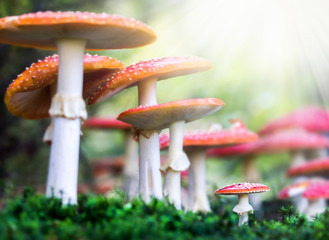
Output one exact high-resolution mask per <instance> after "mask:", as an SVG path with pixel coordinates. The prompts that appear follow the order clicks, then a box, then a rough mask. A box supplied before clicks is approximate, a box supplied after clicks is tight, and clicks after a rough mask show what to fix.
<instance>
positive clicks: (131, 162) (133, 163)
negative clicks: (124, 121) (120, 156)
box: [123, 131, 138, 199]
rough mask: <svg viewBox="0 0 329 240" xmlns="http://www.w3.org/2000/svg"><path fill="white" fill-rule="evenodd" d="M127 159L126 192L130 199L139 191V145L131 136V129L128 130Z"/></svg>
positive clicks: (125, 171)
mask: <svg viewBox="0 0 329 240" xmlns="http://www.w3.org/2000/svg"><path fill="white" fill-rule="evenodd" d="M125 135H126V136H125V137H126V159H125V160H126V161H125V166H124V170H123V171H124V174H125V176H126V180H125V181H126V182H125V192H126V193H127V196H128V198H129V199H132V198H133V197H135V196H136V194H137V193H138V145H137V142H136V141H135V139H134V138H133V137H132V136H131V133H130V131H126V133H125Z"/></svg>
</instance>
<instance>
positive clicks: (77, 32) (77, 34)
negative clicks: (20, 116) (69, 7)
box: [0, 12, 156, 204]
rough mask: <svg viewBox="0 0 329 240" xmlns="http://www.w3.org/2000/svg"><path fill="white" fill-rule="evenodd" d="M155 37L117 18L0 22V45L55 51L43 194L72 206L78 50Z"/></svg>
mask: <svg viewBox="0 0 329 240" xmlns="http://www.w3.org/2000/svg"><path fill="white" fill-rule="evenodd" d="M155 39H156V37H155V35H154V33H153V32H152V30H151V29H150V28H149V27H147V26H146V25H145V24H143V23H141V22H138V21H136V20H133V19H129V18H124V17H121V16H117V15H108V14H105V13H103V14H96V13H88V12H37V13H29V14H23V15H20V16H10V17H5V18H1V19H0V42H1V43H7V44H14V45H20V46H24V47H35V48H41V49H56V48H57V50H58V54H59V70H58V81H57V91H56V94H55V95H54V97H53V99H52V103H51V108H50V110H49V113H50V115H51V116H52V117H54V134H53V144H52V145H51V150H50V163H49V170H50V171H49V174H48V183H47V195H48V196H51V195H54V196H56V197H61V198H62V202H63V203H64V204H67V203H71V204H76V202H77V174H78V162H79V144H80V121H81V120H83V119H85V118H86V116H87V113H86V109H85V103H84V101H83V99H82V88H83V86H82V76H83V52H84V49H85V48H87V49H89V50H97V49H117V48H132V47H138V46H142V45H145V44H149V43H151V42H153V41H154V40H155Z"/></svg>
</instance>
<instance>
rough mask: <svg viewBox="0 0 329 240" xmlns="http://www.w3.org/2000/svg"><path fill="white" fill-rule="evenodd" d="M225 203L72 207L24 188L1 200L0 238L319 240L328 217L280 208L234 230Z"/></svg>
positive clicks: (121, 199) (94, 202)
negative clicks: (188, 207) (195, 208)
mask: <svg viewBox="0 0 329 240" xmlns="http://www.w3.org/2000/svg"><path fill="white" fill-rule="evenodd" d="M232 207H233V205H232V204H230V203H229V202H228V201H227V200H225V198H219V200H218V199H217V201H213V202H212V209H213V211H212V212H211V213H207V214H205V213H201V212H198V213H192V212H190V211H187V212H184V211H183V210H176V209H175V208H174V206H172V205H171V204H169V203H168V202H167V201H158V200H156V199H152V200H151V202H150V203H149V204H145V203H144V202H143V201H142V200H140V199H138V198H136V199H134V200H132V201H131V202H127V201H126V200H125V196H124V195H122V194H119V195H118V197H116V198H109V199H108V198H105V197H101V196H86V195H80V196H79V199H78V206H71V205H69V206H62V204H61V201H60V200H59V199H55V198H46V197H44V196H41V195H36V194H34V192H33V191H32V190H31V189H27V190H25V191H24V192H23V194H22V195H20V196H18V197H15V198H11V199H5V208H4V209H3V210H2V212H1V213H0V238H1V239H36V240H39V239H215V238H217V239H221V238H225V239H299V240H302V239H325V238H328V237H329V233H328V232H327V231H325V230H326V228H325V226H326V225H328V223H329V212H328V211H327V212H325V213H324V214H322V215H321V216H319V217H318V218H317V219H316V220H315V221H314V222H308V221H307V220H306V218H305V216H300V215H298V214H297V215H295V214H293V209H292V208H291V207H288V208H282V209H281V211H280V214H281V218H280V221H274V220H270V221H256V219H255V218H254V217H252V216H250V223H249V226H242V227H237V222H238V216H237V215H236V214H234V213H233V212H232V211H231V209H232Z"/></svg>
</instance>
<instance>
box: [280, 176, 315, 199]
mask: <svg viewBox="0 0 329 240" xmlns="http://www.w3.org/2000/svg"><path fill="white" fill-rule="evenodd" d="M309 184H310V180H305V181H301V182H295V183H291V184H289V185H288V186H286V187H284V188H283V189H282V190H281V191H280V192H279V194H278V198H279V199H288V198H293V197H296V196H300V195H302V194H303V192H304V190H305V189H306V188H307V186H308V185H309Z"/></svg>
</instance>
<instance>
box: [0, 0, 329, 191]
mask: <svg viewBox="0 0 329 240" xmlns="http://www.w3.org/2000/svg"><path fill="white" fill-rule="evenodd" d="M45 10H51V11H58V10H60V11H66V10H73V11H78V10H79V11H93V12H106V13H110V14H118V15H122V16H126V17H132V18H135V19H137V20H140V21H142V22H144V23H146V24H147V25H149V26H150V27H151V28H152V29H153V30H154V31H155V33H156V34H157V36H158V40H157V41H156V42H155V43H153V44H151V45H148V46H145V47H141V48H137V49H128V50H107V51H99V52H90V53H91V54H96V53H97V54H100V55H107V56H112V57H114V58H116V59H118V60H120V61H122V62H123V63H124V64H125V65H127V66H128V65H131V64H133V63H136V62H139V61H141V60H143V59H150V58H153V57H165V56H199V57H204V58H206V59H208V60H210V61H211V62H212V64H213V68H212V69H211V70H209V71H207V72H202V73H198V74H193V75H188V76H184V77H177V78H173V79H168V80H166V81H160V82H159V83H158V87H157V91H158V102H159V103H165V102H168V101H172V100H178V99H184V98H203V97H216V98H219V99H222V100H223V101H224V102H225V103H226V105H225V107H223V108H222V109H221V110H220V111H218V112H216V113H214V114H212V115H211V116H208V117H206V118H204V119H201V120H199V121H196V122H194V123H191V124H187V125H186V129H187V130H188V129H196V128H203V129H207V128H208V127H209V126H210V125H211V124H212V123H219V124H222V125H223V126H224V127H227V126H229V125H230V124H229V119H231V118H238V119H241V120H242V121H244V122H245V124H246V125H247V126H248V128H250V129H251V130H253V131H257V130H259V129H260V128H261V127H262V126H263V125H264V124H266V123H267V122H268V121H270V120H273V119H275V118H276V117H279V116H282V115H284V114H287V113H289V112H291V111H293V110H295V109H297V108H300V107H302V106H310V105H313V106H314V105H316V106H322V107H325V108H327V107H328V105H329V83H328V79H327V78H328V77H329V44H328V39H329V21H328V20H329V19H328V18H329V16H328V12H329V1H326V0H313V1H311V0H248V1H244V0H229V1H228V0H203V1H199V0H166V1H162V0H138V1H133V0H120V1H117V0H93V1H87V0H53V1H43V0H32V1H26V0H11V1H6V0H0V17H5V16H10V15H20V14H24V13H28V12H36V11H45ZM54 53H55V52H52V51H42V50H37V49H32V48H21V47H14V46H9V45H3V44H0V96H1V99H3V98H4V94H5V91H6V88H7V87H8V85H9V84H10V83H11V81H12V80H13V79H15V78H16V76H17V75H18V74H19V73H21V72H22V71H24V69H25V68H26V67H29V66H30V65H31V64H32V63H33V62H36V61H37V60H38V59H43V58H44V57H46V56H48V55H52V54H54ZM135 106H137V88H130V89H127V90H125V91H123V92H120V93H119V94H117V95H115V96H113V97H111V98H110V99H107V100H106V101H104V102H101V103H97V104H95V105H91V106H88V113H89V116H110V117H116V116H117V115H118V114H119V113H120V112H122V111H124V110H126V109H128V108H132V107H135ZM48 123H49V121H48V120H35V121H32V120H23V119H21V118H18V117H14V116H12V115H11V114H10V113H9V112H8V111H7V109H6V106H5V105H4V103H3V101H1V103H0V124H1V127H0V154H1V157H0V179H1V184H2V186H4V185H5V184H6V185H13V186H15V187H17V188H20V187H23V186H26V185H27V184H28V185H32V186H35V187H42V186H43V185H44V184H45V182H46V175H47V168H48V156H49V147H48V146H47V145H44V144H43V143H42V136H43V133H44V131H45V129H46V127H47V125H48ZM83 131H84V136H83V137H82V139H81V154H80V173H79V178H80V181H81V182H88V181H91V178H92V174H91V168H90V165H91V163H92V161H93V159H95V158H99V157H104V156H118V155H122V154H123V152H124V146H123V143H124V137H123V135H122V133H121V132H119V131H111V132H110V131H101V130H83ZM288 163H289V155H288V154H277V155H273V156H260V157H259V158H257V165H258V167H259V168H260V169H261V171H262V175H263V176H262V177H263V183H265V184H268V185H269V186H271V188H272V191H271V192H270V193H269V197H274V196H275V195H276V193H277V191H278V189H280V188H281V187H282V186H284V185H286V182H287V179H286V178H285V171H284V170H285V169H286V168H287V166H288ZM207 164H208V169H211V170H209V171H208V173H209V174H208V182H209V186H218V187H220V186H224V185H225V184H229V183H233V182H238V181H241V180H242V170H241V165H240V164H239V161H238V160H234V159H233V160H232V159H231V160H227V161H219V160H216V159H209V161H208V162H207Z"/></svg>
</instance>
